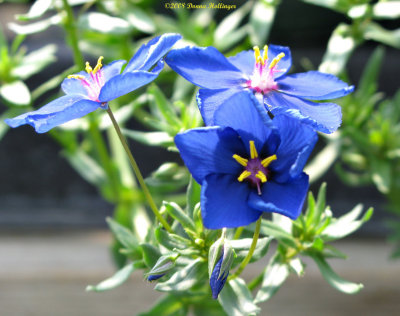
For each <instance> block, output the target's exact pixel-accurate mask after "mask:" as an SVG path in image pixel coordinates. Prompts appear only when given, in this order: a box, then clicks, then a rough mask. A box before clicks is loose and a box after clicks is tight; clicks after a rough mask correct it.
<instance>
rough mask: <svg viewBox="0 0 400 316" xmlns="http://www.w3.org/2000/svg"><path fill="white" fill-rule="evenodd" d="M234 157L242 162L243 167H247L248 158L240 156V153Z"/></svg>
mask: <svg viewBox="0 0 400 316" xmlns="http://www.w3.org/2000/svg"><path fill="white" fill-rule="evenodd" d="M232 157H233V159H235V160H236V161H237V162H238V163H240V164H241V165H242V166H243V167H247V163H248V160H247V159H245V158H242V157H240V156H239V155H236V154H234V155H233V156H232Z"/></svg>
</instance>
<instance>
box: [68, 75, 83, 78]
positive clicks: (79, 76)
mask: <svg viewBox="0 0 400 316" xmlns="http://www.w3.org/2000/svg"><path fill="white" fill-rule="evenodd" d="M67 78H68V79H85V77H84V76H81V75H69V76H68V77H67Z"/></svg>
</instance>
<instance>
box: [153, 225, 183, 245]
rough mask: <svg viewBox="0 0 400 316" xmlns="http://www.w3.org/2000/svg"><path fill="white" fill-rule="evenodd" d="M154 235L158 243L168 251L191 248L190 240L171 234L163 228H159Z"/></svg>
mask: <svg viewBox="0 0 400 316" xmlns="http://www.w3.org/2000/svg"><path fill="white" fill-rule="evenodd" d="M154 234H155V237H156V240H157V242H159V243H160V244H161V245H162V246H164V247H165V248H167V249H168V250H174V249H186V248H188V247H189V246H190V240H188V239H186V238H183V237H181V236H179V235H176V234H170V233H168V232H167V231H166V230H165V229H163V228H161V227H157V228H156V229H155V231H154Z"/></svg>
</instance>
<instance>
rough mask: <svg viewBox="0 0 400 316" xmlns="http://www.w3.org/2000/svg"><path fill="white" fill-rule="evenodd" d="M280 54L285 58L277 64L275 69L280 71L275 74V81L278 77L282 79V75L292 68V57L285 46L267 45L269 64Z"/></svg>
mask: <svg viewBox="0 0 400 316" xmlns="http://www.w3.org/2000/svg"><path fill="white" fill-rule="evenodd" d="M280 53H284V54H285V57H283V58H282V59H281V60H280V61H279V62H278V64H277V66H276V68H275V69H277V70H280V72H277V73H275V75H274V78H275V79H277V78H279V77H282V76H283V75H284V74H286V73H287V72H288V71H289V69H290V67H292V55H291V53H290V49H289V47H286V46H279V45H269V46H268V61H269V63H270V62H271V61H272V60H273V59H274V58H275V57H276V56H278V55H279V54H280Z"/></svg>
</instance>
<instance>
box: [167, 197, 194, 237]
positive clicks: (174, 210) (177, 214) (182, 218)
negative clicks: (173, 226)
mask: <svg viewBox="0 0 400 316" xmlns="http://www.w3.org/2000/svg"><path fill="white" fill-rule="evenodd" d="M163 206H164V207H165V208H166V210H167V212H168V214H169V215H171V217H172V218H174V219H175V220H177V221H178V222H179V223H181V225H182V227H183V228H184V229H185V230H187V229H188V230H190V231H192V232H195V231H196V226H195V224H194V222H193V220H192V219H191V218H190V217H189V216H188V215H187V214H186V213H185V212H184V211H183V210H182V209H181V208H180V207H179V205H178V204H176V203H174V202H166V201H163Z"/></svg>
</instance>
